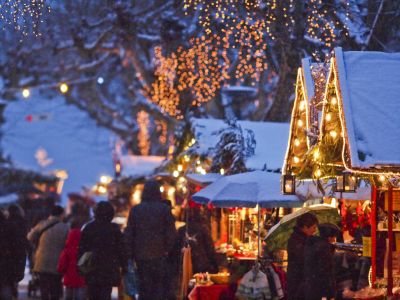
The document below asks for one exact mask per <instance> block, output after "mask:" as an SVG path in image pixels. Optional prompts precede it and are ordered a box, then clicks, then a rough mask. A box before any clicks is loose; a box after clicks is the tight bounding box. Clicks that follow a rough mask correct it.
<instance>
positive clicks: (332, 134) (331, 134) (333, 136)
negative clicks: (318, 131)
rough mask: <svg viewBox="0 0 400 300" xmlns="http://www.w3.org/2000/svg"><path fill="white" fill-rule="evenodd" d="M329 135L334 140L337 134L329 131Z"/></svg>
mask: <svg viewBox="0 0 400 300" xmlns="http://www.w3.org/2000/svg"><path fill="white" fill-rule="evenodd" d="M329 135H330V136H331V137H332V138H336V137H337V132H336V131H335V130H331V131H330V132H329Z"/></svg>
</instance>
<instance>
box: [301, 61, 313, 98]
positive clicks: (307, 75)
mask: <svg viewBox="0 0 400 300" xmlns="http://www.w3.org/2000/svg"><path fill="white" fill-rule="evenodd" d="M301 68H302V71H303V76H304V85H305V91H306V97H307V100H308V103H310V102H311V99H312V98H313V97H314V80H313V77H312V74H311V58H310V57H306V58H303V59H302V60H301Z"/></svg>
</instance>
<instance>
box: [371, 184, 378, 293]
mask: <svg viewBox="0 0 400 300" xmlns="http://www.w3.org/2000/svg"><path fill="white" fill-rule="evenodd" d="M376 194H377V190H376V186H375V185H372V186H371V205H372V208H371V215H370V218H371V266H372V274H371V283H372V285H374V284H375V282H376Z"/></svg>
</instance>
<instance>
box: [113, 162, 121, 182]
mask: <svg viewBox="0 0 400 300" xmlns="http://www.w3.org/2000/svg"><path fill="white" fill-rule="evenodd" d="M114 168H115V178H118V177H119V176H120V175H121V169H122V166H121V162H120V161H119V160H118V161H116V162H115V166H114Z"/></svg>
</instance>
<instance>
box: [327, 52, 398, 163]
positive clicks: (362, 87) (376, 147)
mask: <svg viewBox="0 0 400 300" xmlns="http://www.w3.org/2000/svg"><path fill="white" fill-rule="evenodd" d="M335 59H336V66H337V73H338V79H339V87H340V92H341V96H342V101H343V111H344V117H345V124H346V128H347V135H348V143H349V148H350V155H351V164H352V167H356V168H370V167H373V166H377V165H392V166H393V165H397V166H399V165H400V117H399V115H400V53H382V52H355V51H348V52H347V51H346V52H344V51H342V49H341V48H336V49H335Z"/></svg>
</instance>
